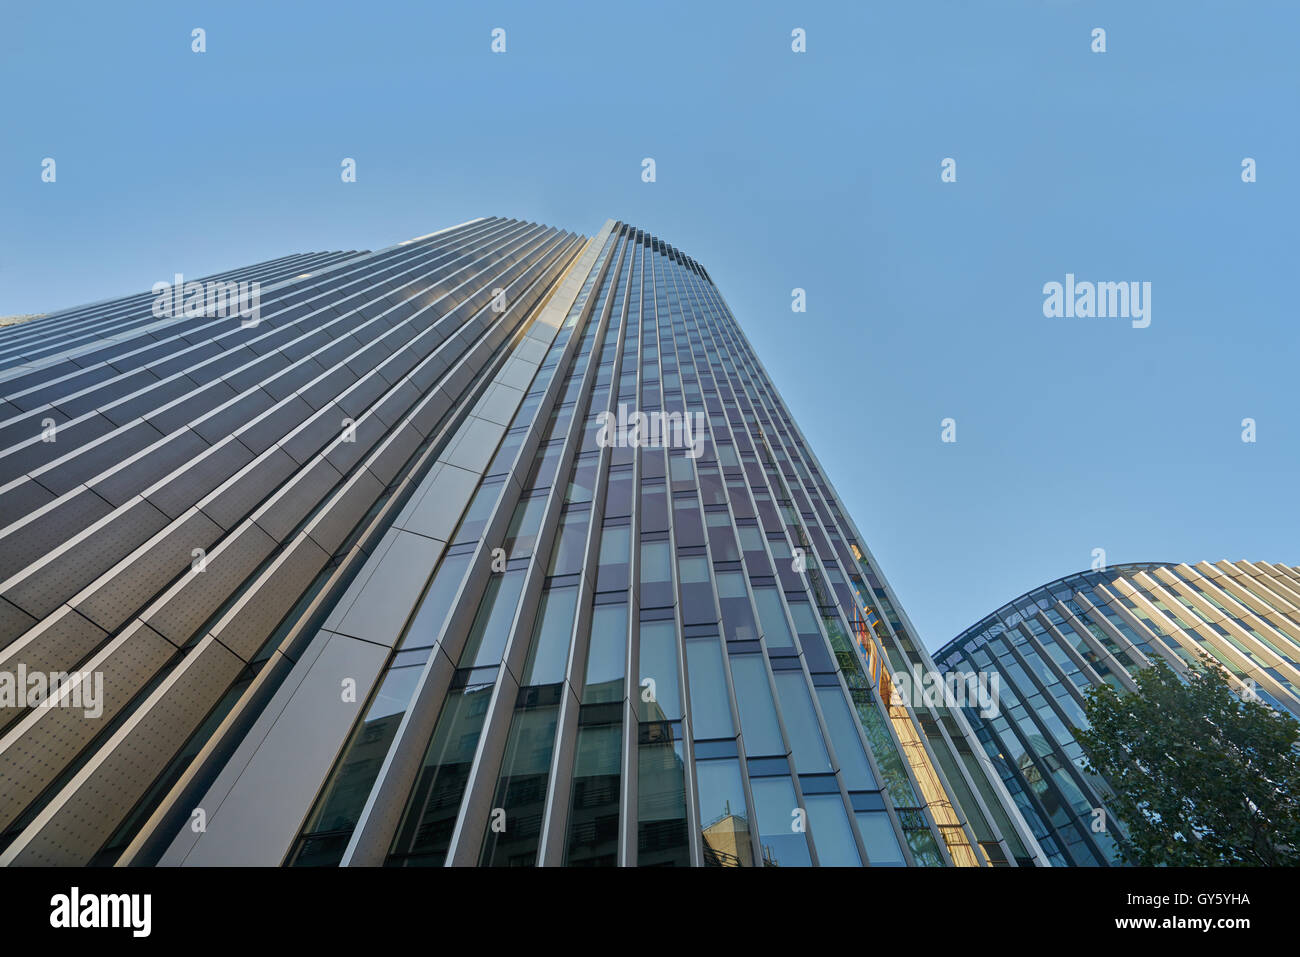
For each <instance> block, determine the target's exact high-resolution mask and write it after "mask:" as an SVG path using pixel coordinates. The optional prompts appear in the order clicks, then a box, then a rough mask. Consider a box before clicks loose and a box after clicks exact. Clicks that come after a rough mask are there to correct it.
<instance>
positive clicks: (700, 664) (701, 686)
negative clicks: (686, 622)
mask: <svg viewBox="0 0 1300 957" xmlns="http://www.w3.org/2000/svg"><path fill="white" fill-rule="evenodd" d="M686 665H687V668H688V669H689V675H690V679H691V727H692V730H693V733H694V735H695V737H696V739H700V738H730V737H732V736H734V735H735V733H736V729H735V727H734V726H733V725H732V723H731V705H730V703H729V701H728V695H727V679H726V677H725V673H724V670H723V664H722V646H721V644H720V643H719V641H718V639H717V638H694V639H692V640H690V641H688V642H686Z"/></svg>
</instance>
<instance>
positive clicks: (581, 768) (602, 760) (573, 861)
mask: <svg viewBox="0 0 1300 957" xmlns="http://www.w3.org/2000/svg"><path fill="white" fill-rule="evenodd" d="M622 757H623V724H622V722H621V721H613V722H609V723H603V724H593V725H582V724H580V725H579V727H578V744H577V758H576V761H575V763H574V769H573V801H572V803H571V805H570V810H569V833H568V840H567V841H566V844H567V847H566V849H565V855H564V863H565V864H566V865H567V866H585V867H614V866H616V865H617V864H618V795H619V792H618V786H619V778H620V764H621V762H622Z"/></svg>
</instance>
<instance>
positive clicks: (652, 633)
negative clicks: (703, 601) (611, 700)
mask: <svg viewBox="0 0 1300 957" xmlns="http://www.w3.org/2000/svg"><path fill="white" fill-rule="evenodd" d="M647 680H650V681H653V682H654V684H653V686H650V685H647V683H646V682H647ZM637 683H638V684H639V685H640V686H641V689H640V691H638V692H637V702H638V712H637V713H638V714H639V715H640V718H641V720H642V721H665V720H669V721H677V720H680V719H681V716H682V699H681V692H680V690H679V689H678V682H677V628H676V626H675V625H674V624H673V623H672V621H644V622H642V623H641V674H640V675H639V677H638V681H637ZM647 697H649V698H650V699H651V700H649V701H647V700H646V699H647Z"/></svg>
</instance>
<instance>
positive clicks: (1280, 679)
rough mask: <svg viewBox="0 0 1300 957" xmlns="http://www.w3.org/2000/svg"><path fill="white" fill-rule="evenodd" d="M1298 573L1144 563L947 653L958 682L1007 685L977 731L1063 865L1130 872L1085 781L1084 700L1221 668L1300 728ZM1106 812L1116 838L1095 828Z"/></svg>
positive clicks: (1092, 578) (1077, 579)
mask: <svg viewBox="0 0 1300 957" xmlns="http://www.w3.org/2000/svg"><path fill="white" fill-rule="evenodd" d="M1297 608H1300V573H1298V572H1297V570H1296V569H1294V568H1291V567H1288V566H1285V565H1270V564H1267V563H1262V562H1227V561H1220V562H1215V563H1213V564H1211V563H1209V562H1200V563H1198V564H1197V565H1195V566H1190V565H1185V564H1158V563H1135V564H1128V565H1116V566H1114V567H1112V568H1109V569H1106V570H1098V571H1088V572H1080V573H1078V574H1075V575H1070V576H1067V577H1065V578H1061V579H1058V580H1057V581H1054V582H1050V583H1049V584H1047V585H1044V586H1042V587H1041V588H1037V589H1035V590H1034V591H1031V592H1028V593H1027V594H1025V595H1022V596H1021V597H1020V598H1017V599H1016V600H1015V601H1013V602H1011V603H1010V604H1008V605H1005V606H1004V607H1002V608H1000V609H998V611H997V612H996V613H994V614H993V615H990V616H989V617H987V618H985V619H984V620H982V621H980V622H979V623H977V624H976V625H973V626H972V627H971V628H968V629H967V630H966V631H965V632H963V633H962V634H961V635H959V636H958V637H957V638H956V639H954V640H953V641H952V642H950V643H948V644H947V645H945V646H944V647H943V648H942V649H941V650H940V651H938V652H937V653H936V654H935V656H934V660H935V661H936V662H937V663H938V664H939V665H940V667H941V668H943V669H945V670H947V671H949V672H959V671H960V672H975V673H978V672H982V673H984V674H986V675H996V677H997V679H998V683H999V687H1000V700H999V703H998V707H997V708H996V709H994V710H995V711H996V713H988V714H985V713H983V712H982V711H981V709H978V708H974V707H967V708H965V711H966V714H967V718H968V720H969V721H970V723H971V724H972V725H973V726H974V728H975V731H976V735H977V737H978V738H979V740H980V742H981V743H982V745H983V748H984V750H985V752H986V753H987V755H988V757H989V759H990V760H991V761H992V762H993V764H994V766H995V767H996V768H997V769H998V773H999V775H1000V776H1001V777H1002V780H1003V781H1004V782H1005V784H1006V787H1007V789H1008V790H1009V792H1010V793H1011V795H1012V796H1013V799H1014V801H1015V803H1016V805H1017V806H1018V807H1019V808H1020V811H1021V814H1022V816H1023V818H1024V819H1025V820H1026V821H1027V822H1029V824H1030V825H1031V827H1032V828H1033V830H1034V834H1035V836H1036V837H1037V839H1038V842H1039V844H1040V846H1041V847H1042V848H1043V850H1044V852H1045V853H1046V854H1047V855H1048V857H1049V859H1050V860H1051V863H1053V864H1055V865H1080V866H1106V865H1122V864H1124V863H1125V861H1124V858H1123V855H1122V853H1121V851H1120V849H1119V845H1118V844H1117V843H1116V841H1115V840H1114V838H1113V836H1112V834H1111V833H1110V832H1109V828H1111V827H1113V828H1115V829H1116V830H1118V831H1119V832H1120V833H1121V834H1122V833H1123V831H1124V823H1123V821H1122V820H1119V819H1118V818H1117V817H1116V816H1115V815H1113V814H1111V813H1110V810H1109V808H1108V806H1107V803H1108V801H1109V799H1110V797H1112V796H1113V792H1112V791H1111V789H1110V786H1109V785H1108V784H1107V782H1106V781H1105V780H1104V779H1102V778H1100V777H1098V776H1096V775H1094V774H1092V773H1090V772H1088V771H1086V770H1085V769H1084V755H1083V750H1082V748H1081V747H1080V745H1079V744H1078V742H1077V741H1076V740H1075V738H1074V731H1075V730H1076V729H1081V728H1085V727H1087V719H1086V718H1085V716H1084V711H1083V704H1084V700H1085V698H1084V695H1085V692H1086V691H1087V689H1088V688H1090V687H1093V686H1096V685H1100V684H1103V683H1105V684H1108V685H1110V686H1112V687H1113V688H1115V690H1116V691H1119V692H1121V693H1123V692H1127V691H1133V690H1135V688H1136V685H1135V683H1134V681H1133V675H1134V674H1136V673H1137V672H1138V671H1139V670H1141V669H1142V668H1147V667H1150V666H1151V664H1152V663H1153V662H1155V661H1164V662H1166V663H1167V664H1169V665H1170V667H1172V668H1173V669H1174V670H1175V672H1176V673H1179V674H1186V673H1187V670H1188V668H1199V667H1202V664H1201V658H1200V655H1202V654H1208V655H1209V656H1210V657H1211V658H1212V659H1214V660H1215V661H1216V662H1217V663H1218V664H1219V665H1220V666H1222V668H1223V669H1224V671H1225V673H1226V674H1228V675H1229V676H1230V680H1231V682H1232V683H1233V684H1234V685H1235V686H1236V687H1237V688H1238V689H1239V690H1240V691H1242V692H1243V693H1248V694H1252V695H1254V696H1256V697H1257V698H1258V699H1259V700H1263V701H1265V702H1267V703H1268V704H1270V705H1272V706H1273V707H1275V708H1277V709H1278V710H1280V711H1285V712H1288V713H1290V714H1292V715H1294V716H1297V717H1300V696H1298V695H1297V691H1298V690H1300V689H1298V687H1297V685H1296V683H1295V682H1296V680H1297V679H1300V616H1298V615H1297ZM1099 809H1100V810H1102V811H1104V812H1105V815H1104V820H1105V821H1107V822H1109V823H1108V825H1107V827H1108V830H1102V831H1098V830H1095V829H1094V822H1095V821H1097V820H1101V819H1103V818H1101V817H1099V816H1098V815H1097V814H1096V813H1095V812H1096V811H1097V810H1099Z"/></svg>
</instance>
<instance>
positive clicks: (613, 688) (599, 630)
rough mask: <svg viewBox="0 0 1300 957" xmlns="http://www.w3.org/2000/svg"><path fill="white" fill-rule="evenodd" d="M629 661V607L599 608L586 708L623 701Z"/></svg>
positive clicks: (594, 618) (590, 655) (593, 624)
mask: <svg viewBox="0 0 1300 957" xmlns="http://www.w3.org/2000/svg"><path fill="white" fill-rule="evenodd" d="M626 661H627V605H622V604H619V605H597V606H596V607H595V609H594V610H593V611H592V614H591V640H590V642H589V644H588V646H587V676H586V685H585V686H584V688H583V692H582V703H583V704H601V703H604V702H612V701H622V700H623V673H624V670H625V668H626Z"/></svg>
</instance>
